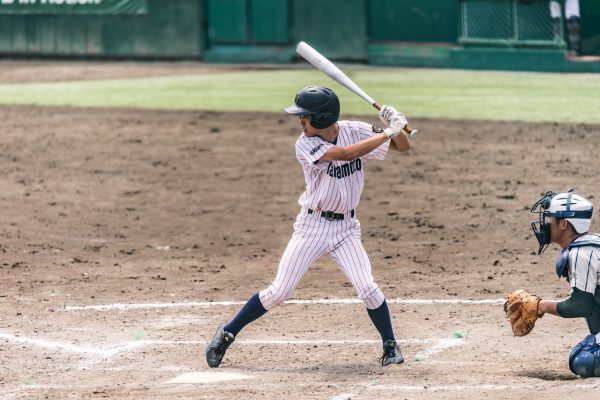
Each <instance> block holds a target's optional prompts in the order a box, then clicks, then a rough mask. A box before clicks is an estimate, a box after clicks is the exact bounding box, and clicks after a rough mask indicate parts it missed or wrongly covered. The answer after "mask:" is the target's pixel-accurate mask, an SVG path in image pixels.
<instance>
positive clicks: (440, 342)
mask: <svg viewBox="0 0 600 400" xmlns="http://www.w3.org/2000/svg"><path fill="white" fill-rule="evenodd" d="M208 342H209V341H208V340H142V341H141V343H144V344H146V345H155V346H177V345H183V346H186V345H203V344H207V343H208ZM397 342H398V343H399V344H403V343H405V344H406V343H433V344H434V345H433V347H432V348H431V349H430V351H432V352H433V353H430V354H434V353H438V352H439V351H441V350H444V349H446V348H449V347H454V346H458V345H461V344H463V343H464V340H463V339H454V338H442V339H438V338H426V339H417V338H414V339H398V340H397ZM136 343H139V342H136ZM235 343H237V344H247V345H256V344H263V345H269V344H272V345H284V344H294V345H315V344H331V345H337V344H375V343H381V340H371V339H367V340H352V339H348V340H326V339H315V340H311V339H296V340H282V339H270V340H267V339H245V340H244V339H242V340H236V341H235ZM428 354H429V353H428Z"/></svg>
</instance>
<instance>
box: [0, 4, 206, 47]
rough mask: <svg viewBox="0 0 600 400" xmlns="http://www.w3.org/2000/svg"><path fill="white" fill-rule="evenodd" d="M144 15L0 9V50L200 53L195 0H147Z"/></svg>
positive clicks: (200, 14)
mask: <svg viewBox="0 0 600 400" xmlns="http://www.w3.org/2000/svg"><path fill="white" fill-rule="evenodd" d="M147 1H148V13H147V14H145V15H36V14H27V15H5V14H3V15H0V54H8V55H13V56H19V55H27V56H44V55H47V56H102V57H116V58H118V57H128V58H129V57H150V58H200V57H201V55H202V44H203V39H202V37H201V34H202V29H201V23H200V21H202V20H203V19H204V16H203V7H202V4H201V3H202V2H201V1H198V0H169V1H165V0H147Z"/></svg>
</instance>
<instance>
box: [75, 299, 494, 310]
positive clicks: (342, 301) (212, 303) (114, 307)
mask: <svg viewBox="0 0 600 400" xmlns="http://www.w3.org/2000/svg"><path fill="white" fill-rule="evenodd" d="M504 301H505V300H504V299H481V300H469V299H388V300H387V302H388V304H416V305H421V304H424V305H427V304H503V303H504ZM285 303H286V304H326V305H329V304H337V305H346V304H362V301H361V300H360V299H314V300H287V301H286V302H285ZM243 304H246V302H245V301H189V302H179V303H138V304H135V303H134V304H125V303H114V304H97V305H89V306H66V307H65V308H64V310H65V311H88V310H92V311H120V310H139V309H148V308H181V307H217V306H239V305H243Z"/></svg>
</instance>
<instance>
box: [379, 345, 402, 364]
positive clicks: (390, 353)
mask: <svg viewBox="0 0 600 400" xmlns="http://www.w3.org/2000/svg"><path fill="white" fill-rule="evenodd" d="M379 361H381V365H383V366H384V367H385V366H386V365H390V364H402V363H403V362H404V357H403V356H402V352H401V351H400V346H398V343H396V341H395V340H392V339H388V340H386V341H385V343H384V344H383V355H382V356H381V357H380V358H379Z"/></svg>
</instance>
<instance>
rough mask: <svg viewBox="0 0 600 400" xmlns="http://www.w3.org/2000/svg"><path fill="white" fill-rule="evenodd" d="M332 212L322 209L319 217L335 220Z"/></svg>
mask: <svg viewBox="0 0 600 400" xmlns="http://www.w3.org/2000/svg"><path fill="white" fill-rule="evenodd" d="M333 214H334V213H333V212H331V211H323V212H322V213H321V217H323V218H325V219H326V220H327V221H335V218H334V216H333Z"/></svg>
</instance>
